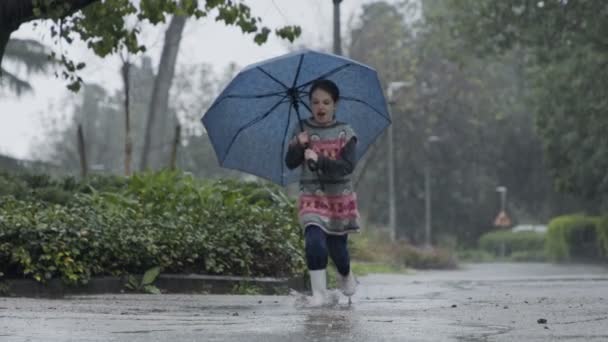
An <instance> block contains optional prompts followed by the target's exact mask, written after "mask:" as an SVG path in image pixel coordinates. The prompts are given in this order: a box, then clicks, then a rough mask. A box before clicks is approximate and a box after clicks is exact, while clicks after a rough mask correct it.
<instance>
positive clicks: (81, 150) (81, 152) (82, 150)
mask: <svg viewBox="0 0 608 342" xmlns="http://www.w3.org/2000/svg"><path fill="white" fill-rule="evenodd" d="M77 137H78V156H79V158H80V177H82V178H85V177H86V176H87V174H88V172H89V166H88V165H87V152H86V150H87V149H86V145H85V142H84V133H82V125H81V124H78V135H77Z"/></svg>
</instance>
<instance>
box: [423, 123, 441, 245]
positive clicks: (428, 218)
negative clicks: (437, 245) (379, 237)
mask: <svg viewBox="0 0 608 342" xmlns="http://www.w3.org/2000/svg"><path fill="white" fill-rule="evenodd" d="M440 140H441V139H440V138H439V137H437V136H435V135H431V136H430V137H428V138H427V139H426V153H427V160H426V165H425V167H424V207H425V211H424V212H425V215H424V218H425V220H424V247H426V248H430V247H431V228H432V227H431V224H432V222H433V215H432V211H431V157H430V156H431V148H432V147H431V145H432V144H433V143H435V142H438V141H440Z"/></svg>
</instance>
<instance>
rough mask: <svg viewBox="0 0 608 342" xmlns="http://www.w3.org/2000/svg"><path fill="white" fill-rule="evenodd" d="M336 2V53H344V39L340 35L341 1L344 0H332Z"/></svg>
mask: <svg viewBox="0 0 608 342" xmlns="http://www.w3.org/2000/svg"><path fill="white" fill-rule="evenodd" d="M332 1H333V3H334V49H333V51H334V54H336V55H341V54H342V39H341V35H340V2H342V0H332Z"/></svg>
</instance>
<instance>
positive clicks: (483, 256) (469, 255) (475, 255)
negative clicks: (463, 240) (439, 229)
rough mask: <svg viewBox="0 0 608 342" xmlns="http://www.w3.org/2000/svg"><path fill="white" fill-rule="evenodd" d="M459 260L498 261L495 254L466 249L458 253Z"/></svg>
mask: <svg viewBox="0 0 608 342" xmlns="http://www.w3.org/2000/svg"><path fill="white" fill-rule="evenodd" d="M457 256H458V260H459V261H465V262H492V261H495V260H496V257H495V256H494V254H491V253H488V252H486V251H484V250H481V249H464V250H459V251H458V252H457Z"/></svg>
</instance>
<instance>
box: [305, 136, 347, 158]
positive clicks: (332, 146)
mask: <svg viewBox="0 0 608 342" xmlns="http://www.w3.org/2000/svg"><path fill="white" fill-rule="evenodd" d="M345 145H346V139H345V138H344V137H340V138H338V139H324V140H312V141H311V142H310V147H311V148H312V149H313V151H315V152H316V153H317V154H319V155H322V156H324V157H326V158H329V159H331V160H336V159H338V157H339V156H340V152H341V151H342V148H343V147H344V146H345Z"/></svg>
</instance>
